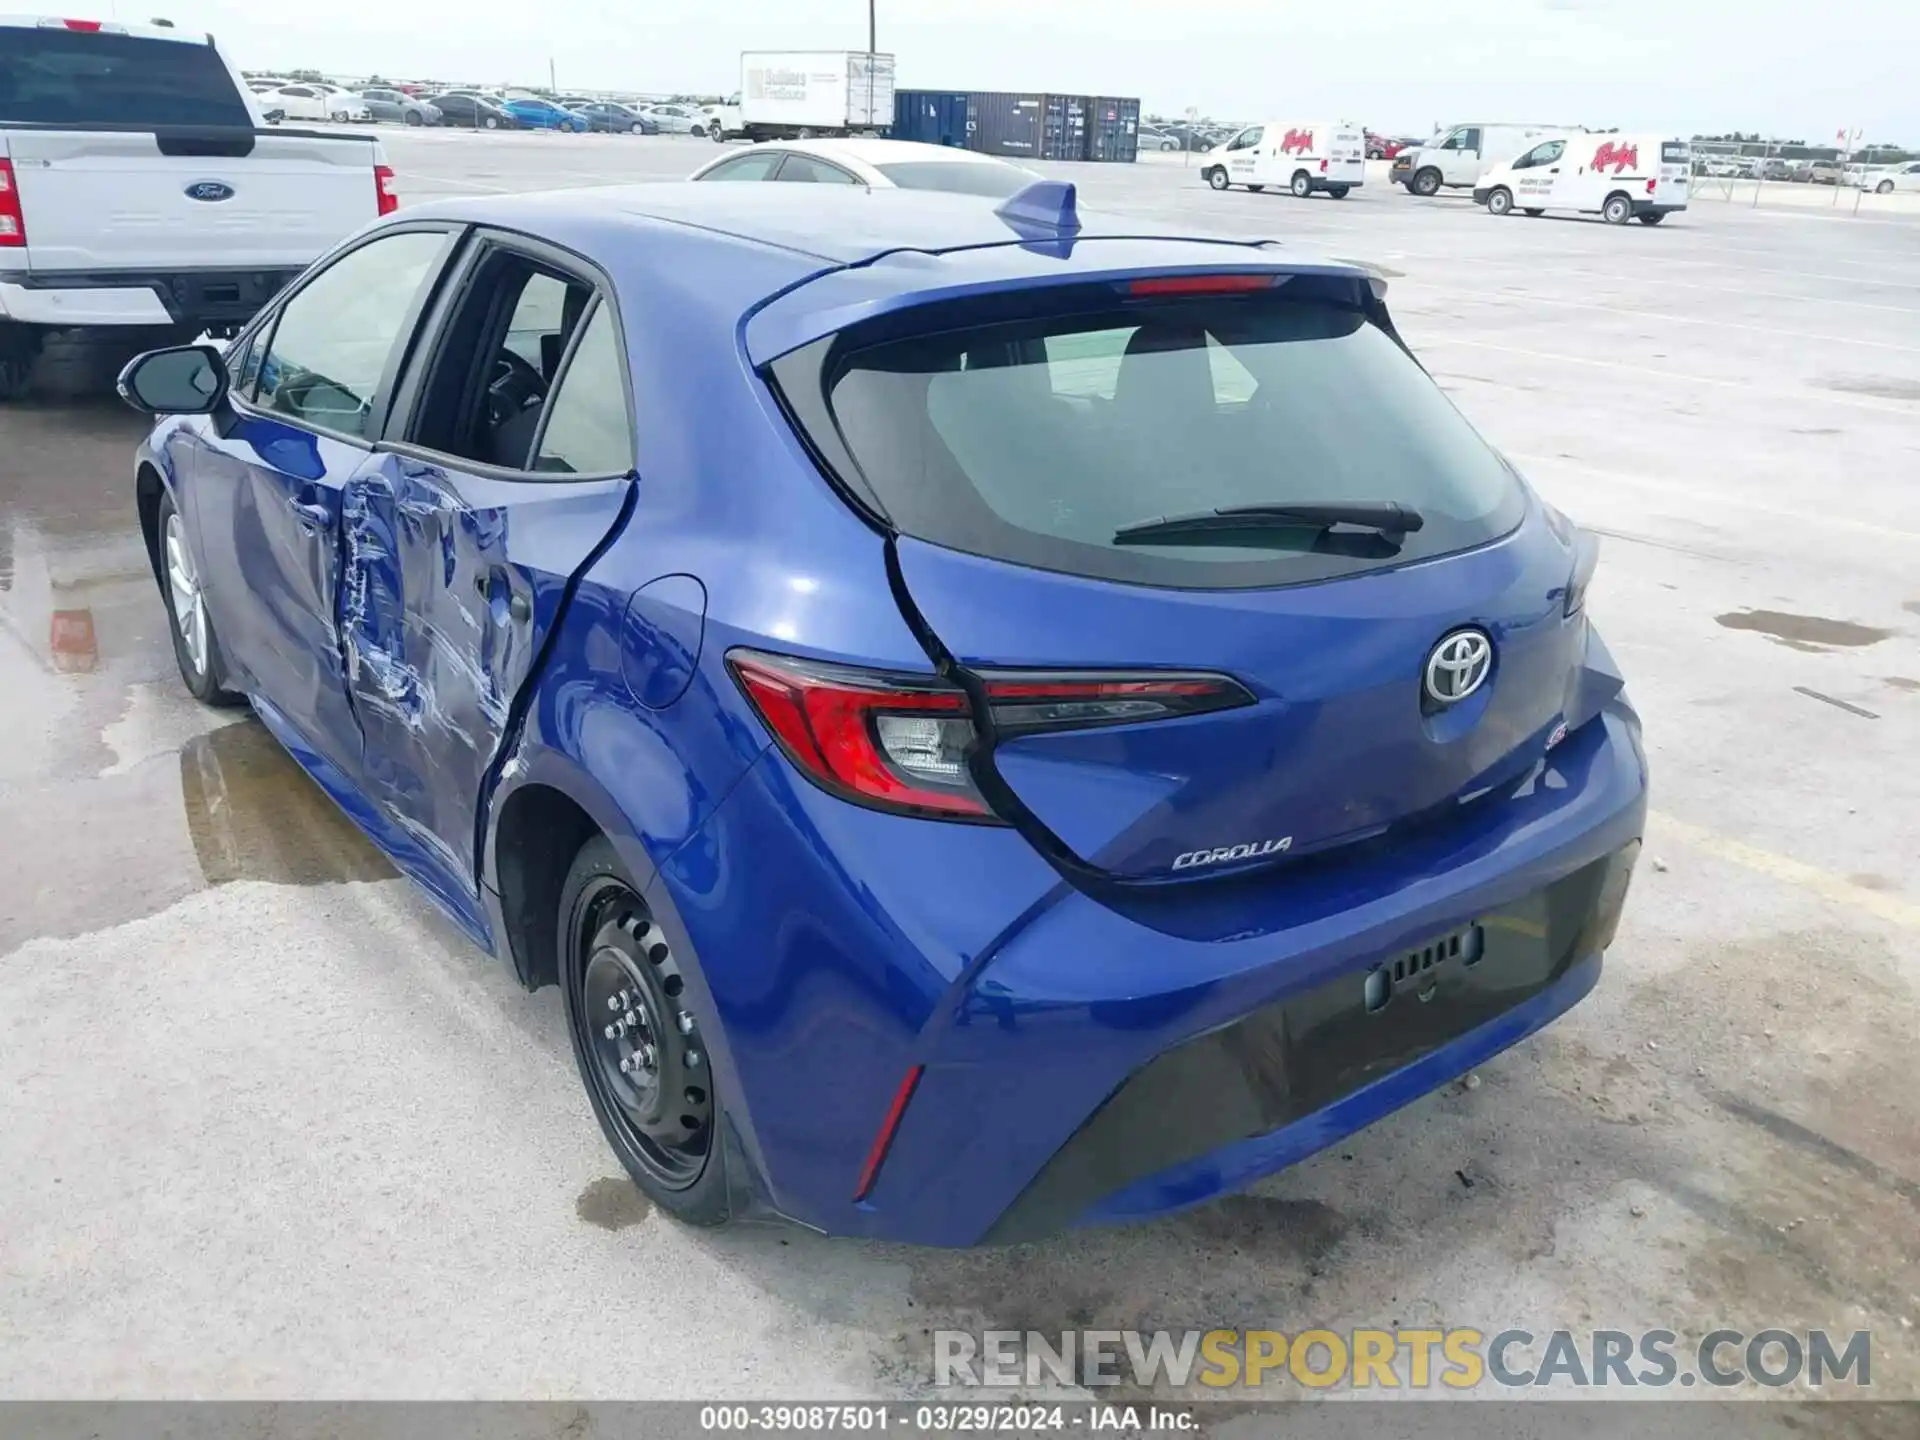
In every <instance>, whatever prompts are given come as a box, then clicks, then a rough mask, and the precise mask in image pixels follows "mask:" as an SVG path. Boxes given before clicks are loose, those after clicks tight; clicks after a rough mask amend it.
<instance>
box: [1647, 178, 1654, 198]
mask: <svg viewBox="0 0 1920 1440" xmlns="http://www.w3.org/2000/svg"><path fill="white" fill-rule="evenodd" d="M1652 193H1653V181H1651V180H1649V181H1647V194H1649V195H1651V194H1652Z"/></svg>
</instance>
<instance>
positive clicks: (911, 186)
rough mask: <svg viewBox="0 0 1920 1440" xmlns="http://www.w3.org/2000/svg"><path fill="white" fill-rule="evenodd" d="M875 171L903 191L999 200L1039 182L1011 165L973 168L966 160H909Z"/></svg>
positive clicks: (879, 167) (977, 166) (1033, 176)
mask: <svg viewBox="0 0 1920 1440" xmlns="http://www.w3.org/2000/svg"><path fill="white" fill-rule="evenodd" d="M874 168H875V169H877V170H878V171H879V172H880V173H881V174H882V175H884V176H886V177H887V179H889V180H891V181H892V182H893V183H894V184H895V185H898V186H899V187H900V188H901V189H902V190H948V191H952V192H953V193H954V194H957V195H988V196H992V197H993V198H995V199H1004V198H1006V197H1007V196H1009V195H1012V194H1014V193H1015V192H1017V191H1020V190H1024V189H1026V187H1027V186H1029V185H1031V184H1033V182H1034V181H1035V180H1036V179H1038V178H1039V177H1038V176H1036V175H1032V174H1029V173H1028V172H1027V171H1025V170H1016V169H1015V168H1014V167H1013V166H1011V165H979V164H969V163H968V162H966V161H964V160H959V161H955V160H909V161H906V162H903V163H901V164H897V165H878V166H875V167H874Z"/></svg>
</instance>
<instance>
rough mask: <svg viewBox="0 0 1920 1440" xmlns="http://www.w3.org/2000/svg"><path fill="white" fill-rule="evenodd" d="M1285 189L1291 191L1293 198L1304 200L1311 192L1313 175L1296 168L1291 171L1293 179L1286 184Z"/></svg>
mask: <svg viewBox="0 0 1920 1440" xmlns="http://www.w3.org/2000/svg"><path fill="white" fill-rule="evenodd" d="M1287 189H1289V190H1291V191H1292V192H1293V198H1294V199H1296V200H1305V199H1307V198H1308V197H1310V196H1311V195H1312V194H1313V177H1312V176H1311V175H1309V174H1307V172H1306V171H1304V170H1296V171H1294V172H1293V179H1292V180H1291V181H1289V182H1288V184H1287Z"/></svg>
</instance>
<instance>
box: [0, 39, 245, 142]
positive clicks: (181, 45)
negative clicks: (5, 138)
mask: <svg viewBox="0 0 1920 1440" xmlns="http://www.w3.org/2000/svg"><path fill="white" fill-rule="evenodd" d="M8 122H24V123H27V124H36V125H133V126H167V125H228V126H241V127H244V128H246V129H252V128H253V116H252V114H251V113H250V112H249V111H248V109H247V105H246V102H245V101H244V100H242V99H241V98H240V92H239V90H238V89H236V88H235V86H234V83H233V77H232V76H231V75H230V74H229V73H228V72H227V67H226V65H225V63H224V62H223V61H222V60H221V59H220V56H219V54H218V52H217V51H215V50H214V48H213V47H212V46H211V45H206V44H198V43H195V42H192V41H186V40H154V39H149V38H146V37H144V36H136V35H110V34H106V33H103V32H99V31H94V32H91V33H89V32H87V31H80V30H68V29H65V28H64V27H63V28H60V29H52V28H43V27H34V28H30V29H23V28H18V27H15V26H6V27H0V124H6V123H8Z"/></svg>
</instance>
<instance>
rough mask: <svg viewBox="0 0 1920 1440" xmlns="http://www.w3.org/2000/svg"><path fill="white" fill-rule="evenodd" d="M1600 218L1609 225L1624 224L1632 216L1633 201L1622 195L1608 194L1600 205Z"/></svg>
mask: <svg viewBox="0 0 1920 1440" xmlns="http://www.w3.org/2000/svg"><path fill="white" fill-rule="evenodd" d="M1600 218H1601V219H1602V220H1604V221H1606V222H1607V224H1609V225H1624V224H1626V223H1627V221H1629V220H1631V219H1632V218H1633V202H1632V201H1631V200H1629V199H1628V198H1627V197H1626V196H1624V195H1609V196H1608V197H1607V203H1606V204H1605V205H1602V206H1601V207H1600Z"/></svg>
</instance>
